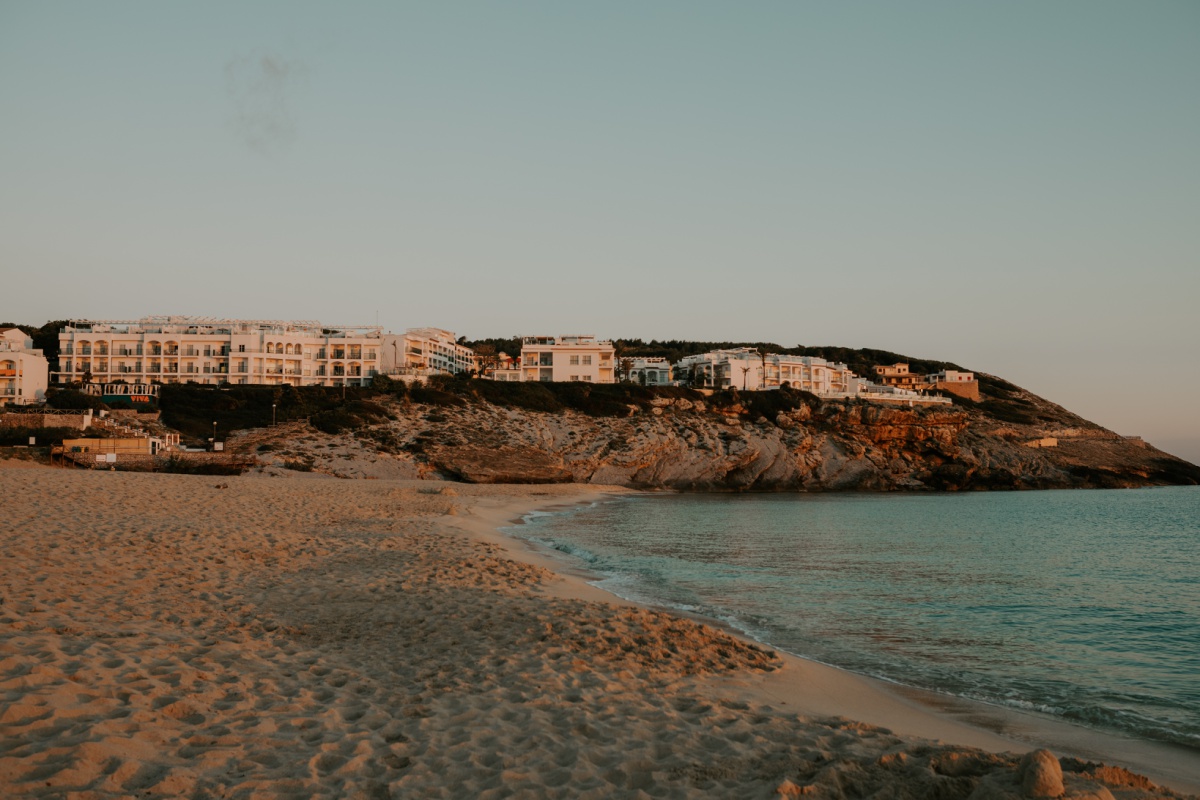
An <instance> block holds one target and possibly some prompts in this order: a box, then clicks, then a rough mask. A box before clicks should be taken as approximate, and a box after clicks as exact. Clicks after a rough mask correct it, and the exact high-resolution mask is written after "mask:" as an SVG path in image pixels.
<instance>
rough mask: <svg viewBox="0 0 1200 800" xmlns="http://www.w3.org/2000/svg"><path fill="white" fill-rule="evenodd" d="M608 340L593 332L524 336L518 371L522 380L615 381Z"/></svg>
mask: <svg viewBox="0 0 1200 800" xmlns="http://www.w3.org/2000/svg"><path fill="white" fill-rule="evenodd" d="M614 352H615V350H614V348H613V344H612V342H609V341H603V340H598V339H596V337H595V336H591V335H583V336H525V337H523V338H522V339H521V373H522V378H523V379H524V380H526V381H586V382H590V383H615V382H616V373H615V371H614V368H613V353H614Z"/></svg>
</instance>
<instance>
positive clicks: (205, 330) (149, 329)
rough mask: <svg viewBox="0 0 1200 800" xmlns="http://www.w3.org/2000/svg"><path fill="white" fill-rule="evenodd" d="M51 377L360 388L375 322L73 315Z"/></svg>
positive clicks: (371, 363) (370, 373)
mask: <svg viewBox="0 0 1200 800" xmlns="http://www.w3.org/2000/svg"><path fill="white" fill-rule="evenodd" d="M58 340H59V372H58V382H59V383H73V382H76V381H85V380H86V382H89V383H91V382H96V383H113V382H116V381H125V382H126V383H144V384H149V383H201V384H221V383H233V384H267V385H282V384H287V385H291V386H365V385H367V384H369V383H370V381H371V378H372V377H374V376H375V375H376V374H377V373H378V371H379V357H380V345H381V343H382V334H381V329H380V328H379V327H373V326H367V327H326V326H324V325H322V324H321V323H319V322H316V321H284V320H245V319H213V318H209V317H174V316H172V317H143V318H141V319H138V320H76V321H72V323H71V324H70V325H68V326H67V327H65V328H63V329H62V331H61V332H60V333H59V337H58Z"/></svg>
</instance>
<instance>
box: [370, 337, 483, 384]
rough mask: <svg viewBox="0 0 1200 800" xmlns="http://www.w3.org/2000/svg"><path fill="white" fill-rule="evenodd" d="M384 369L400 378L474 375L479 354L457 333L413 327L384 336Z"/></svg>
mask: <svg viewBox="0 0 1200 800" xmlns="http://www.w3.org/2000/svg"><path fill="white" fill-rule="evenodd" d="M380 369H381V370H382V371H383V372H384V373H386V374H388V375H400V376H404V375H414V376H424V375H433V374H437V373H439V372H441V373H459V372H470V371H471V370H473V369H475V351H474V350H472V349H471V348H469V347H467V346H466V345H462V344H459V343H458V340H457V339H456V338H455V337H454V332H453V331H447V330H442V329H441V328H409V329H408V330H407V331H405V332H404V333H402V334H399V335H395V334H390V333H389V334H386V335H385V336H384V337H383V345H382V351H381V354H380Z"/></svg>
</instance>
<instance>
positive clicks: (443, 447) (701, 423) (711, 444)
mask: <svg viewBox="0 0 1200 800" xmlns="http://www.w3.org/2000/svg"><path fill="white" fill-rule="evenodd" d="M476 383H478V382H476ZM1002 393H1003V394H1002ZM764 394H765V393H764ZM771 394H775V393H771ZM779 399H780V400H783V401H786V400H788V398H787V397H782V396H781V398H779ZM989 403H990V404H991V405H989ZM768 405H770V406H771V408H770V410H768V411H767V412H766V413H764V412H763V406H764V403H763V402H762V401H761V399H759V398H751V397H750V396H748V395H741V396H739V395H737V394H736V393H735V394H729V393H719V394H718V395H714V396H711V397H706V396H703V395H701V394H699V393H696V392H686V391H679V390H676V391H674V392H665V393H661V394H654V393H650V394H649V395H646V396H643V398H642V400H641V402H638V403H630V404H628V405H625V406H623V407H621V408H619V409H618V410H616V411H615V412H614V411H613V410H612V409H611V408H607V409H606V411H605V413H604V415H595V414H587V413H583V412H580V411H577V410H571V409H559V410H555V411H552V412H545V411H535V410H531V409H528V408H521V407H514V406H512V405H503V404H496V403H493V402H488V401H485V400H482V399H480V398H479V397H471V396H469V397H466V398H464V397H462V396H455V395H450V394H446V393H444V392H433V393H428V394H425V395H422V394H419V393H415V392H414V393H411V394H410V395H405V396H403V398H402V399H390V400H388V402H385V403H383V404H382V411H383V412H385V413H386V414H387V415H388V416H390V419H383V418H382V417H376V419H375V421H374V422H373V423H369V424H364V425H362V426H361V427H358V428H357V429H354V430H352V431H348V432H343V433H341V434H339V435H338V436H336V437H327V436H325V435H318V434H316V433H315V432H313V431H311V430H309V431H308V433H307V435H304V434H302V433H301V431H302V429H303V426H300V427H297V426H292V427H291V428H290V429H277V430H276V432H275V433H274V434H267V433H266V432H262V433H260V434H258V435H255V436H250V437H245V438H243V440H242V442H241V447H243V448H244V449H254V448H256V447H257V448H261V449H260V453H259V455H260V457H262V458H264V459H265V460H267V461H268V463H271V462H273V463H275V464H276V465H282V466H289V467H291V468H293V469H303V470H310V469H313V470H318V471H324V472H330V473H333V474H338V475H343V476H347V477H351V476H366V477H369V476H371V475H379V476H384V475H387V476H410V477H419V476H428V477H435V476H436V477H445V478H450V479H457V480H462V481H467V482H473V483H501V482H504V483H566V482H577V483H597V484H615V485H621V486H629V487H635V488H641V489H676V490H705V491H711V490H731V491H742V490H758V491H848V490H857V491H892V490H971V489H1026V488H1039V489H1040V488H1068V487H1128V486H1151V485H1171V484H1198V483H1200V467H1196V466H1195V465H1192V464H1189V463H1187V462H1184V461H1181V460H1179V459H1177V458H1174V457H1173V456H1170V455H1168V454H1166V453H1163V452H1161V451H1159V450H1157V449H1155V448H1153V447H1151V446H1149V445H1146V444H1144V443H1141V442H1140V441H1130V440H1126V439H1125V438H1123V437H1121V436H1119V435H1117V434H1115V433H1113V432H1111V431H1108V430H1105V429H1103V428H1101V427H1099V426H1097V425H1094V424H1092V423H1090V422H1087V421H1086V420H1083V419H1081V418H1079V417H1077V416H1075V415H1073V414H1071V413H1070V412H1067V411H1066V410H1064V409H1062V408H1060V407H1058V406H1055V405H1053V404H1052V403H1049V402H1047V401H1045V400H1043V399H1041V398H1037V397H1036V396H1034V395H1031V394H1029V393H1026V392H1023V391H1022V390H1020V389H1018V388H1017V387H1013V386H1011V384H1003V382H1000V383H999V384H997V388H996V390H995V392H994V394H993V395H991V396H990V397H987V398H985V401H984V402H983V403H978V404H977V403H973V402H971V401H962V402H961V403H956V404H955V405H953V406H925V407H922V406H915V407H907V406H896V405H884V404H879V403H868V402H865V401H850V402H822V401H820V400H817V399H816V398H814V397H812V396H811V395H803V396H802V395H799V394H796V395H792V396H791V400H790V401H789V402H777V401H776V399H775V398H773V399H772V401H771V403H770V404H768ZM775 408H778V409H779V410H777V411H776V410H775ZM288 431H290V432H288ZM268 439H273V440H275V443H267V444H263V442H264V441H267V440H268ZM1030 442H1039V443H1044V444H1047V445H1050V444H1051V443H1053V446H1045V447H1031V446H1029V443H1030Z"/></svg>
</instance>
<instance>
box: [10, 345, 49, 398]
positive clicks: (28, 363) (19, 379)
mask: <svg viewBox="0 0 1200 800" xmlns="http://www.w3.org/2000/svg"><path fill="white" fill-rule="evenodd" d="M48 381H49V366H48V363H47V361H46V359H45V358H44V357H43V356H42V351H41V350H35V349H34V348H33V339H31V338H29V336H27V335H26V334H25V331H23V330H21V329H20V328H0V406H3V405H9V404H12V405H17V406H23V405H26V404H27V403H40V402H42V401H43V400H45V399H46V388H47V384H48Z"/></svg>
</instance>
